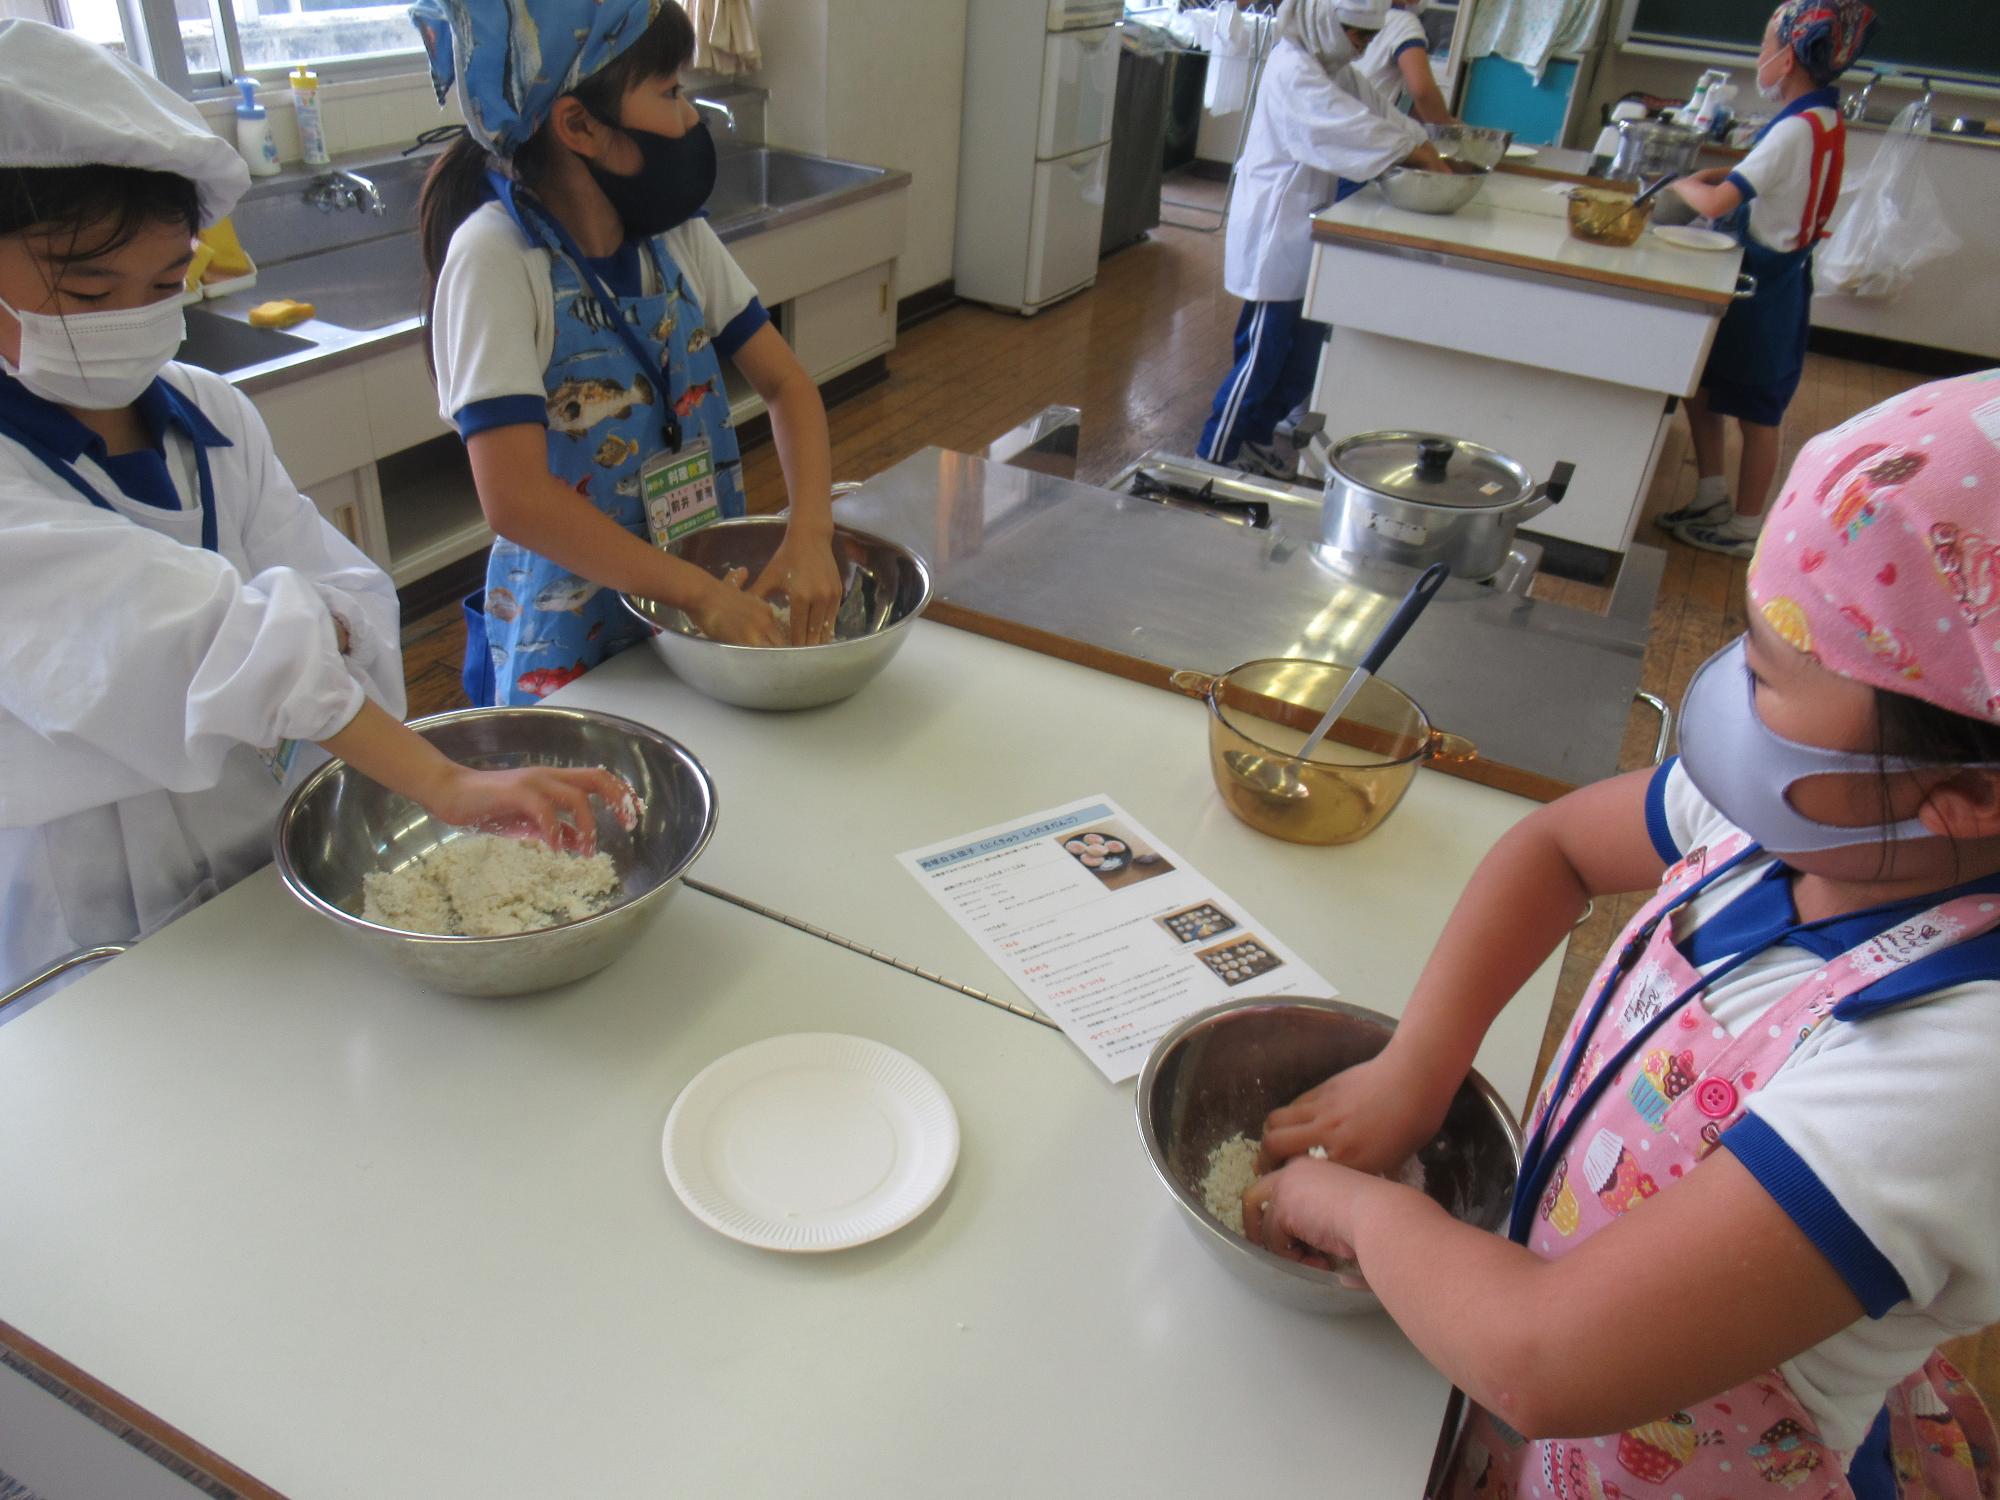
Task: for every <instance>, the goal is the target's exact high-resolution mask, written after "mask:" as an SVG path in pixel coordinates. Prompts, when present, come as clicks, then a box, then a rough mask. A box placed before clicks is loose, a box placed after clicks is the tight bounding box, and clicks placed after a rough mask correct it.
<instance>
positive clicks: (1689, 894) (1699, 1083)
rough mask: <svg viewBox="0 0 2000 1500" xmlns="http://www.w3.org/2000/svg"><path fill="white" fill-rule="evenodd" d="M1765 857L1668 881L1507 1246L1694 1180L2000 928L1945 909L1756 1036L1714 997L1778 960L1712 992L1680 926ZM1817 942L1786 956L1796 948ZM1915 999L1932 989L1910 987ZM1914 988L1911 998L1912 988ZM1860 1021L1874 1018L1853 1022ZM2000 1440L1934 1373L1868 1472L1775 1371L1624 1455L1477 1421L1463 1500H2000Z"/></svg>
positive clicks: (1885, 937)
mask: <svg viewBox="0 0 2000 1500" xmlns="http://www.w3.org/2000/svg"><path fill="white" fill-rule="evenodd" d="M1759 853H1761V850H1760V849H1759V848H1758V846H1757V845H1756V844H1754V843H1752V842H1751V841H1750V840H1749V839H1748V838H1747V837H1746V836H1744V835H1741V834H1737V835H1734V836H1732V837H1731V838H1730V839H1728V840H1727V841H1725V842H1724V843H1722V844H1719V845H1718V846H1716V847H1715V848H1712V849H1696V850H1694V851H1693V852H1692V853H1690V854H1689V855H1688V856H1687V857H1686V858H1685V859H1683V860H1682V861H1681V862H1680V863H1678V864H1676V865H1674V866H1673V867H1672V868H1670V869H1669V870H1668V871H1667V873H1666V875H1665V877H1664V878H1663V879H1662V881H1661V884H1660V889H1659V892H1658V894H1656V895H1655V896H1654V897H1653V899H1652V900H1651V901H1650V902H1649V903H1648V904H1647V905H1646V907H1645V908H1644V909H1643V910H1641V911H1640V913H1639V915H1638V916H1637V917H1635V918H1634V919H1633V921H1632V924H1631V925H1630V926H1629V927H1627V929H1626V932H1625V936H1624V940H1623V941H1622V942H1621V943H1620V944H1619V946H1618V947H1617V949H1616V950H1615V951H1614V952H1613V953H1611V954H1610V955H1608V956H1607V957H1606V958H1605V960H1604V962H1603V964H1602V965H1601V966H1600V967H1599V969H1598V972H1597V975H1596V977H1595V978H1594V979H1593V981H1592V986H1591V992H1592V993H1594V995H1595V997H1596V998H1595V1001H1594V1003H1593V1004H1591V1005H1590V1006H1589V1007H1587V1008H1584V1009H1581V1010H1579V1012H1578V1015H1577V1018H1576V1020H1575V1021H1574V1022H1573V1023H1572V1024H1571V1027H1570V1031H1569V1035H1568V1037H1567V1038H1566V1040H1565V1043H1564V1048H1563V1052H1562V1053H1561V1055H1560V1062H1559V1065H1558V1067H1557V1068H1556V1070H1555V1071H1554V1074H1553V1077H1552V1080H1551V1081H1550V1082H1549V1083H1548V1084H1547V1085H1545V1087H1544V1089H1543V1091H1542V1094H1541V1096H1540V1098H1539V1099H1538V1100H1537V1102H1536V1107H1535V1112H1534V1116H1533V1122H1532V1123H1533V1128H1532V1130H1531V1132H1530V1136H1529V1142H1528V1147H1527V1151H1526V1153H1525V1156H1524V1159H1523V1162H1522V1170H1521V1176H1520V1180H1519V1182H1518V1184H1517V1186H1516V1189H1515V1197H1514V1209H1513V1214H1512V1217H1511V1221H1510V1223H1509V1226H1508V1229H1509V1235H1510V1237H1511V1238H1512V1239H1513V1240H1514V1241H1515V1242H1516V1243H1518V1244H1521V1245H1526V1246H1528V1247H1530V1248H1531V1249H1533V1250H1534V1251H1535V1252H1536V1253H1537V1254H1538V1255H1541V1256H1543V1257H1545V1258H1549V1259H1554V1258H1557V1257H1560V1256H1562V1255H1565V1254H1567V1253H1568V1252H1569V1251H1571V1250H1573V1249H1575V1248H1576V1247H1577V1246H1578V1245H1579V1244H1581V1243H1582V1242H1583V1241H1584V1240H1585V1239H1587V1238H1589V1236H1590V1235H1591V1234H1593V1233H1595V1232H1596V1231H1597V1230H1599V1229H1601V1228H1603V1227H1604V1226H1605V1225H1606V1224H1609V1223H1610V1222H1611V1221H1612V1220H1614V1219H1616V1218H1618V1217H1620V1216H1621V1215H1623V1214H1625V1213H1628V1212H1629V1211H1630V1210H1631V1209H1633V1208H1634V1207H1636V1206H1637V1205H1638V1204H1639V1203H1641V1202H1643V1201H1644V1200H1645V1199H1647V1198H1650V1197H1651V1196H1653V1195H1654V1194H1655V1193H1657V1192H1658V1191H1659V1190H1660V1189H1661V1187H1663V1186H1665V1185H1667V1184H1669V1183H1672V1182H1673V1181H1675V1180H1676V1179H1678V1178H1680V1177H1682V1176H1683V1175H1685V1174H1686V1173H1687V1172H1689V1171H1691V1170H1693V1169H1694V1168H1695V1167H1696V1166H1697V1165H1699V1164H1700V1162H1701V1161H1702V1160H1703V1158H1705V1157H1706V1156H1707V1155H1708V1154H1709V1153H1710V1152H1711V1151H1713V1150H1714V1149H1715V1148H1716V1147H1717V1146H1718V1145H1719V1144H1720V1143H1721V1141H1722V1137H1723V1134H1724V1133H1725V1132H1726V1131H1729V1130H1730V1129H1732V1128H1733V1127H1741V1128H1744V1129H1747V1130H1752V1131H1754V1130H1755V1129H1757V1128H1759V1122H1758V1121H1757V1120H1756V1119H1755V1117H1754V1116H1751V1117H1749V1118H1748V1119H1747V1120H1746V1117H1745V1106H1746V1105H1747V1104H1748V1102H1749V1100H1750V1097H1751V1095H1752V1094H1753V1093H1754V1092H1755V1090H1756V1089H1757V1087H1758V1085H1759V1084H1760V1083H1763V1082H1765V1081H1767V1080H1769V1079H1770V1078H1771V1077H1772V1075H1773V1074H1775V1073H1776V1072H1777V1070H1778V1069H1779V1068H1780V1067H1781V1066H1782V1065H1783V1063H1784V1061H1785V1059H1786V1057H1787V1056H1789V1055H1790V1053H1791V1052H1792V1050H1793V1049H1794V1048H1795V1047H1797V1046H1798V1045H1799V1044H1800V1043H1801V1042H1803V1041H1805V1039H1806V1038H1807V1037H1809V1036H1811V1035H1812V1034H1813V1032H1814V1031H1815V1030H1816V1029H1818V1028H1819V1027H1821V1026H1824V1025H1829V1024H1865V1020H1863V1019H1856V1020H1853V1021H1849V1020H1848V1019H1847V1017H1848V1015H1849V1014H1850V1012H1849V1011H1848V1010H1844V1009H1843V1005H1844V1004H1847V1005H1850V1006H1851V1005H1852V1002H1854V1001H1855V999H1856V998H1857V997H1859V996H1860V995H1861V994H1862V992H1863V991H1865V990H1867V989H1868V988H1869V987H1870V986H1871V985H1875V984H1876V983H1878V982H1879V981H1881V980H1883V979H1884V978H1886V977H1887V976H1888V975H1890V974H1891V973H1895V972H1897V971H1900V970H1904V969H1906V968H1911V967H1914V966H1920V965H1923V964H1925V963H1927V962H1930V961H1933V960H1935V959H1936V958H1937V956H1938V955H1940V954H1941V953H1943V952H1944V951H1946V950H1947V949H1949V948H1950V947H1951V946H1952V945H1954V944H1956V943H1959V942H1962V941H1965V940H1966V939H1969V938H1973V937H1977V936H1979V935H1981V934H1983V933H1985V932H1988V931H1990V930H1992V929H1993V928H1994V927H1995V926H1996V925H2000V898H1996V897H1994V896H1993V895H1991V894H1987V895H1981V894H1977V893H1975V894H1967V895H1963V896H1954V897H1949V898H1947V899H1943V900H1941V901H1940V902H1939V903H1938V904H1937V905H1935V906H1933V907H1931V908H1930V909H1929V910H1927V911H1924V912H1923V913H1921V914H1920V915H1918V916H1915V917H1913V918H1910V919H1907V920H1905V921H1903V922H1901V923H1898V924H1897V925H1895V926H1893V927H1891V928H1890V929H1889V930H1887V931H1885V932H1882V933H1880V934H1879V935H1877V936H1875V937H1873V938H1870V939H1869V940H1868V941H1866V942H1864V943H1862V944H1861V945H1859V946H1858V947H1855V948H1853V949H1851V950H1849V951H1847V952H1845V953H1843V954H1841V955H1839V956H1838V957H1836V958H1834V959H1832V960H1831V961H1829V962H1828V963H1826V965H1825V966H1824V967H1822V968H1820V969H1818V970H1816V971H1815V972H1814V973H1813V974H1812V975H1811V976H1810V977H1809V978H1808V979H1807V980H1806V981H1805V982H1804V983H1803V984H1800V985H1799V986H1797V987H1796V988H1795V989H1793V990H1792V992H1791V993H1790V994H1789V995H1787V996H1785V997H1784V998H1782V999H1780V1000H1779V1001H1778V1002H1777V1003H1776V1004H1775V1005H1773V1006H1772V1007H1771V1009H1770V1010H1769V1011H1768V1012H1767V1013H1766V1014H1765V1015H1764V1016H1763V1017H1762V1018H1761V1019H1760V1020H1759V1021H1758V1022H1757V1023H1756V1024H1755V1025H1753V1026H1751V1027H1750V1028H1749V1030H1748V1031H1746V1032H1745V1033H1744V1034H1743V1035H1742V1036H1740V1037H1733V1036H1731V1035H1730V1034H1729V1033H1728V1032H1727V1031H1726V1030H1724V1029H1723V1028H1722V1027H1720V1026H1718V1025H1716V1024H1715V1021H1714V1018H1713V1017H1712V1016H1711V1015H1710V1014H1709V1012H1708V1011H1707V1010H1706V1008H1705V1007H1704V1006H1703V1004H1702V995H1703V993H1704V992H1705V991H1707V990H1710V989H1712V988H1713V987H1714V986H1715V985H1716V984H1717V983H1719V982H1720V981H1721V980H1723V979H1726V978H1727V977H1728V976H1729V975H1730V974H1731V973H1732V972H1734V971H1735V970H1736V969H1737V968H1739V967H1741V966H1742V965H1743V964H1744V963H1747V962H1748V961H1749V960H1751V959H1752V958H1755V957H1756V956H1757V955H1758V954H1759V953H1761V952H1762V951H1764V948H1765V946H1768V945H1756V946H1752V947H1751V948H1749V949H1748V950H1746V951H1743V952H1740V953H1738V954H1737V955H1736V956H1735V957H1734V958H1731V959H1729V960H1726V961H1725V962H1724V963H1722V964H1721V965H1719V966H1717V967H1714V968H1712V969H1710V971H1709V972H1708V973H1707V974H1706V975H1703V974H1702V973H1701V972H1700V971H1699V970H1697V969H1696V968H1695V967H1694V966H1693V965H1692V964H1691V963H1690V962H1689V960H1688V959H1687V958H1685V957H1683V955H1682V953H1681V950H1680V948H1679V947H1677V946H1676V943H1675V941H1674V935H1673V926H1672V922H1671V920H1670V918H1671V917H1672V915H1673V914H1674V912H1676V911H1677V910H1679V909H1680V908H1681V907H1683V906H1685V905H1686V904H1687V903H1688V902H1690V901H1691V900H1693V898H1694V897H1695V896H1696V895H1698V894H1699V893H1700V892H1701V891H1703V890H1704V889H1706V888H1707V887H1708V886H1709V885H1711V884H1712V883H1713V882H1714V881H1716V880H1717V879H1719V878H1720V877H1721V876H1723V875H1725V874H1727V873H1728V872H1729V871H1730V870H1732V869H1734V868H1735V867H1736V866H1738V865H1740V864H1742V863H1743V862H1744V861H1745V860H1747V859H1750V858H1752V857H1753V856H1755V855H1757V854H1759ZM1810 925H1812V924H1806V923H1793V924H1791V925H1789V926H1786V927H1783V928H1780V929H1779V930H1777V931H1776V932H1775V933H1773V934H1772V935H1771V936H1770V942H1772V943H1776V942H1784V941H1787V940H1789V939H1791V938H1793V937H1795V936H1797V935H1799V933H1800V932H1802V931H1803V930H1804V929H1806V928H1807V927H1809V926H1810ZM1905 978H1906V980H1908V979H1914V978H1915V975H1908V976H1905ZM1899 988H1902V989H1905V990H1907V989H1908V988H1910V986H1909V985H1908V984H1907V983H1905V984H1904V985H1902V986H1900V987H1899ZM1855 1009H1857V1010H1858V1009H1859V1008H1858V1007H1855ZM1994 1462H1995V1436H1994V1430H1993V1426H1992V1423H1991V1421H1990V1419H1989V1418H1988V1417H1987V1415H1986V1412H1985V1409H1984V1408H1983V1407H1982V1406H1981V1405H1980V1403H1979V1401H1978V1398H1977V1397H1976V1396H1974V1395H1973V1394H1972V1393H1971V1392H1970V1390H1969V1389H1968V1388H1967V1386H1966V1384H1965V1381H1964V1379H1963V1377H1962V1376H1961V1375H1960V1373H1959V1372H1958V1371H1957V1370H1955V1369H1954V1368H1952V1366H1951V1365H1950V1364H1949V1363H1948V1362H1947V1361H1946V1360H1945V1359H1944V1358H1943V1357H1942V1356H1941V1355H1934V1356H1933V1357H1932V1358H1931V1360H1930V1362H1929V1363H1928V1364H1927V1365H1926V1366H1925V1367H1924V1368H1923V1369H1922V1370H1919V1371H1917V1372H1916V1373H1915V1374H1913V1375H1911V1376H1910V1377H1909V1378H1908V1379H1907V1380H1905V1381H1904V1382H1903V1383H1902V1384H1901V1385H1899V1386H1898V1387H1896V1389H1895V1390H1893V1391H1892V1392H1890V1394H1889V1398H1888V1401H1887V1402H1886V1404H1885V1406H1884V1409H1883V1412H1882V1415H1881V1417H1880V1418H1878V1420H1877V1422H1876V1426H1875V1430H1874V1431H1873V1432H1871V1433H1870V1435H1869V1440H1868V1441H1867V1442H1866V1443H1864V1444H1863V1445H1862V1448H1861V1450H1860V1452H1859V1453H1857V1454H1856V1455H1855V1456H1854V1457H1853V1458H1852V1459H1851V1460H1848V1459H1843V1456H1842V1455H1839V1454H1837V1453H1835V1452H1834V1451H1832V1450H1831V1449H1829V1448H1828V1447H1827V1446H1826V1445H1825V1444H1823V1443H1822V1442H1821V1441H1820V1439H1819V1436H1818V1434H1817V1433H1816V1432H1815V1431H1814V1424H1813V1422H1812V1419H1811V1418H1810V1417H1809V1415H1808V1414H1807V1412H1806V1410H1805V1408H1804V1407H1803V1406H1802V1405H1801V1403H1800V1402H1799V1400H1798V1398H1797V1397H1796V1396H1795V1395H1794V1394H1793V1393H1792V1391H1791V1389H1790V1388H1789V1386H1788V1385H1787V1384H1786V1381H1785V1377H1784V1376H1783V1375H1782V1374H1780V1373H1779V1372H1778V1371H1776V1370H1770V1371H1766V1372H1765V1373H1764V1374H1762V1375H1759V1376H1758V1377H1756V1378H1755V1379H1754V1380H1750V1381H1747V1382H1745V1383H1744V1384H1742V1385H1740V1386H1738V1387H1736V1388H1735V1389H1734V1390H1730V1391H1725V1392H1723V1393H1721V1394H1720V1395H1718V1396H1715V1397H1714V1398H1712V1399H1710V1400H1708V1401H1704V1402H1702V1403H1700V1404H1699V1405H1696V1406H1694V1407H1691V1408H1690V1409H1688V1410H1685V1411H1677V1412H1673V1413H1671V1414H1668V1415H1666V1416H1663V1417H1662V1418H1660V1419H1659V1420H1657V1421H1653V1422H1649V1423H1646V1424H1645V1425H1643V1426H1640V1427H1635V1428H1632V1429H1630V1430H1628V1431H1626V1432H1623V1433H1620V1434H1618V1436H1617V1437H1616V1438H1615V1439H1614V1440H1608V1441H1607V1440H1600V1439H1577V1440H1571V1439H1560V1438H1556V1439H1544V1440H1539V1441H1534V1442H1530V1441H1527V1440H1525V1439H1523V1438H1521V1437H1520V1436H1519V1435H1518V1434H1516V1433H1514V1432H1513V1431H1511V1430H1510V1429H1509V1428H1507V1426H1506V1425H1505V1424H1504V1423H1502V1422H1501V1421H1500V1420H1499V1419H1498V1418H1496V1417H1494V1416H1493V1415H1491V1414H1490V1413H1488V1412H1485V1411H1480V1410H1475V1411H1474V1412H1473V1414H1472V1416H1471V1417H1470V1419H1469V1420H1468V1422H1467V1424H1466V1427H1465V1430H1464V1432H1463V1433H1462V1434H1461V1436H1460V1439H1459V1449H1458V1453H1457V1457H1456V1460H1455V1462H1454V1465H1453V1470H1452V1475H1451V1478H1450V1481H1449V1482H1448V1485H1447V1488H1446V1494H1447V1495H1449V1496H1451V1497H1453V1500H1460V1497H1472V1496H1477V1497H1481V1500H1487V1497H1508V1500H1520V1497H1527V1496H1533V1495H1542V1496H1549V1497H1553V1500H1653V1497H1658V1500H1668V1497H1670V1496H1674V1497H1677V1496H1683V1495H1686V1496H1702V1497H1718V1500H1719V1497H1733V1496H1753V1495H1774V1496H1776V1495H1783V1496H1786V1497H1788V1500H1790V1497H1799V1500H1804V1497H1810V1500H1822V1497H1823V1500H1854V1497H1859V1500H1877V1497H1881V1500H1891V1497H1899V1500H1915V1497H1937V1500H1990V1497H1991V1496H1992V1495H1993V1494H1994V1493H1995V1489H1994V1470H1993V1465H1994Z"/></svg>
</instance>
